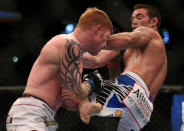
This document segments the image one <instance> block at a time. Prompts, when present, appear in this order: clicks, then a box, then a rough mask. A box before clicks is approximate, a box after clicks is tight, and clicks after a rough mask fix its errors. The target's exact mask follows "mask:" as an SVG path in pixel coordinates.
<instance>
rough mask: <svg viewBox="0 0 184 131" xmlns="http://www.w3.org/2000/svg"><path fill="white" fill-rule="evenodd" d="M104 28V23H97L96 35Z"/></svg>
mask: <svg viewBox="0 0 184 131" xmlns="http://www.w3.org/2000/svg"><path fill="white" fill-rule="evenodd" d="M101 30H102V25H96V27H95V32H96V35H98V33H99V32H100V31H101Z"/></svg>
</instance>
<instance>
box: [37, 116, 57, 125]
mask: <svg viewBox="0 0 184 131" xmlns="http://www.w3.org/2000/svg"><path fill="white" fill-rule="evenodd" d="M34 120H35V123H36V124H40V123H44V124H45V126H47V127H48V126H54V125H56V121H55V120H52V121H49V120H47V117H46V116H45V117H38V118H35V119H34Z"/></svg>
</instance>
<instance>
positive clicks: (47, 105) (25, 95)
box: [22, 94, 55, 113]
mask: <svg viewBox="0 0 184 131" xmlns="http://www.w3.org/2000/svg"><path fill="white" fill-rule="evenodd" d="M22 97H27V98H31V97H32V98H35V99H37V100H40V101H42V102H43V103H44V104H46V106H45V107H46V108H49V110H50V111H52V112H53V113H55V112H54V111H53V109H52V108H51V107H50V105H49V104H48V103H47V102H46V101H44V100H43V99H41V98H39V97H37V96H34V95H31V94H22Z"/></svg>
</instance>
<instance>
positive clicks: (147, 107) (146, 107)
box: [133, 89, 152, 117]
mask: <svg viewBox="0 0 184 131" xmlns="http://www.w3.org/2000/svg"><path fill="white" fill-rule="evenodd" d="M133 93H134V94H135V95H136V96H137V98H138V100H137V102H138V103H139V105H140V106H141V107H142V110H143V111H144V113H145V115H146V116H147V117H151V112H152V109H151V107H150V104H149V103H148V101H147V100H146V97H145V94H143V93H141V92H140V89H137V90H136V91H134V92H133Z"/></svg>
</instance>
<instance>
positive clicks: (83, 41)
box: [72, 28, 90, 52]
mask: <svg viewBox="0 0 184 131" xmlns="http://www.w3.org/2000/svg"><path fill="white" fill-rule="evenodd" d="M72 34H73V35H74V37H75V38H76V39H77V41H78V42H79V44H80V46H81V47H82V49H83V52H87V49H88V48H89V47H88V45H90V44H89V41H90V33H89V32H88V31H84V30H82V29H81V28H76V29H75V30H74V32H73V33H72Z"/></svg>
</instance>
